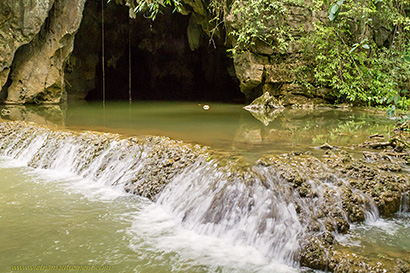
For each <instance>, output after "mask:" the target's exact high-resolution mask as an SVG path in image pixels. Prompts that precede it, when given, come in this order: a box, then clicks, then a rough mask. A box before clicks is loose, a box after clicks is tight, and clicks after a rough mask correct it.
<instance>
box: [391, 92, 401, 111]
mask: <svg viewBox="0 0 410 273" xmlns="http://www.w3.org/2000/svg"><path fill="white" fill-rule="evenodd" d="M399 99H400V96H399V94H397V95H396V96H394V104H397V103H398V102H399ZM393 106H394V105H393ZM393 106H392V108H393Z"/></svg>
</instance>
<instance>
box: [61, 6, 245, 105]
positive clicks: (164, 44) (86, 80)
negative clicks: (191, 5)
mask: <svg viewBox="0 0 410 273" xmlns="http://www.w3.org/2000/svg"><path fill="white" fill-rule="evenodd" d="M93 2H95V1H87V4H86V7H85V11H84V19H83V22H82V25H81V27H80V30H79V32H78V34H77V36H76V40H75V49H74V52H73V56H72V58H71V61H70V63H69V65H68V67H69V69H67V70H68V73H67V79H68V82H69V86H68V94H69V98H70V97H71V98H74V99H76V98H85V99H86V100H91V101H92V100H102V88H103V86H102V83H103V79H102V74H103V73H102V65H101V59H102V58H101V19H100V18H101V15H100V14H101V7H100V6H99V5H98V3H97V4H96V3H93ZM105 18H106V19H105V24H104V26H105V54H104V55H105V64H106V65H105V84H106V100H128V98H129V62H131V82H132V88H131V95H132V99H133V100H167V101H169V100H174V101H181V100H188V101H220V102H238V103H242V102H243V101H244V97H243V95H242V93H241V92H240V90H239V82H238V81H237V80H236V78H235V75H234V69H233V63H232V60H230V59H229V58H228V57H227V56H226V49H225V48H224V47H223V46H216V47H214V46H212V45H210V44H209V40H208V38H207V37H206V35H205V34H202V36H201V39H200V41H201V43H200V45H199V47H198V48H197V49H195V50H191V48H190V46H189V42H188V38H187V28H188V24H189V20H190V15H188V16H184V15H181V14H177V13H172V12H171V11H164V14H161V15H159V16H158V17H157V19H156V20H155V21H151V20H150V19H146V18H144V17H143V16H140V17H138V18H137V19H129V17H128V8H127V7H124V6H119V5H116V4H108V5H107V6H106V8H105ZM98 20H99V21H98ZM130 48H131V58H129V49H130ZM96 52H99V53H96Z"/></svg>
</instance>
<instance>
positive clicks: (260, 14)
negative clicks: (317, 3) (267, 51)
mask: <svg viewBox="0 0 410 273" xmlns="http://www.w3.org/2000/svg"><path fill="white" fill-rule="evenodd" d="M231 13H232V15H233V16H234V22H236V25H235V28H234V30H233V31H231V32H230V35H232V36H233V37H235V38H236V44H235V45H234V47H233V49H232V51H233V52H234V53H236V52H242V51H245V50H249V49H250V48H251V47H252V46H254V45H255V42H256V41H261V42H263V43H265V44H266V45H268V46H270V47H272V48H277V49H278V50H279V51H284V50H285V49H286V48H287V42H288V41H289V40H291V39H292V37H291V35H290V34H289V29H288V27H287V26H286V24H284V19H285V17H286V16H287V14H288V10H287V7H286V5H285V3H284V1H271V0H248V1H235V2H234V3H233V5H232V10H231Z"/></svg>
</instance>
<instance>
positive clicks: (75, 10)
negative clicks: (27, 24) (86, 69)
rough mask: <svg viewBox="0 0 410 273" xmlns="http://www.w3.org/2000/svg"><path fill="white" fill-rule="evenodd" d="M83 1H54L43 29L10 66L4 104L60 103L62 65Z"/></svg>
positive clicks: (79, 16)
mask: <svg viewBox="0 0 410 273" xmlns="http://www.w3.org/2000/svg"><path fill="white" fill-rule="evenodd" d="M84 3H85V0H71V1H69V0H57V1H55V2H54V5H53V8H52V9H51V10H50V12H49V14H48V18H47V19H46V21H45V23H44V25H43V27H42V29H41V30H40V32H39V33H38V34H37V35H36V36H35V38H34V39H33V40H32V41H31V43H30V44H28V45H27V46H25V47H23V48H21V50H19V52H18V53H17V54H16V56H15V60H14V63H13V67H12V73H11V80H12V83H11V85H10V86H9V87H8V90H7V91H8V95H7V100H6V103H10V104H14V103H18V104H22V103H59V102H60V100H61V98H62V97H63V95H64V90H65V83H64V66H65V63H66V61H67V58H68V56H69V54H70V53H71V52H72V50H73V45H74V35H75V33H76V32H77V30H78V28H79V26H80V22H81V18H82V13H83V8H84Z"/></svg>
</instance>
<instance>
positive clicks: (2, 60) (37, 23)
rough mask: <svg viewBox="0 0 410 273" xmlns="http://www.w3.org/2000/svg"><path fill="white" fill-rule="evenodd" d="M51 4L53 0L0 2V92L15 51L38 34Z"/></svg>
mask: <svg viewBox="0 0 410 273" xmlns="http://www.w3.org/2000/svg"><path fill="white" fill-rule="evenodd" d="M53 4H54V0H2V1H0V90H1V88H2V87H3V86H4V85H5V84H6V82H7V78H8V75H9V73H10V69H11V65H12V62H13V59H14V55H15V53H16V51H17V49H18V48H19V47H21V46H22V45H25V44H28V43H29V42H31V41H32V40H33V39H34V37H35V36H36V35H37V34H38V33H39V31H40V29H41V26H42V25H43V24H44V21H45V20H46V18H47V16H48V13H49V11H50V9H51V8H52V6H53Z"/></svg>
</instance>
